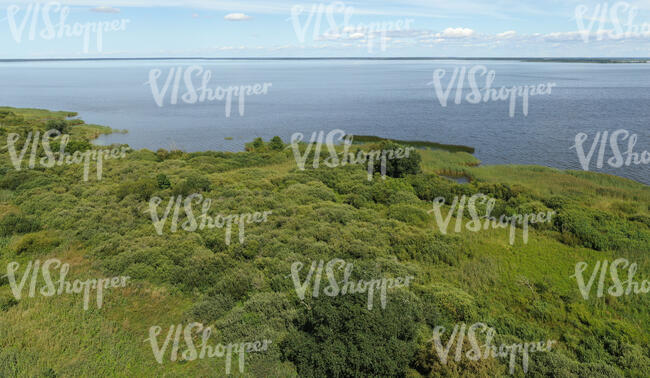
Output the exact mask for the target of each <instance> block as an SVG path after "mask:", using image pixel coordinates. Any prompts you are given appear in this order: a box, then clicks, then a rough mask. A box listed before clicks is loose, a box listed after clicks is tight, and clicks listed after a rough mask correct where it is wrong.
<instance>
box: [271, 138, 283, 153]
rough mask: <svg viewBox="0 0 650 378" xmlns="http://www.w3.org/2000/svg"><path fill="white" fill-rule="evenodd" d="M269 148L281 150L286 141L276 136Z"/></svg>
mask: <svg viewBox="0 0 650 378" xmlns="http://www.w3.org/2000/svg"><path fill="white" fill-rule="evenodd" d="M269 148H270V149H272V150H276V151H280V150H282V149H284V142H283V141H282V139H281V138H280V137H279V136H274V137H273V138H271V141H270V142H269Z"/></svg>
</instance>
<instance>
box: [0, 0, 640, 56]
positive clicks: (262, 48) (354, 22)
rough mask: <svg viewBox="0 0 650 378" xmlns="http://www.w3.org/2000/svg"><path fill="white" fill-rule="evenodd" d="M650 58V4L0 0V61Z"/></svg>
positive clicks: (506, 0) (486, 0)
mask: <svg viewBox="0 0 650 378" xmlns="http://www.w3.org/2000/svg"><path fill="white" fill-rule="evenodd" d="M96 57H105V58H119V57H131V58H133V57H215V58H229V57H650V0H631V1H629V2H625V1H623V2H612V1H609V2H602V1H594V0H581V1H575V0H395V1H394V0H357V1H339V2H300V1H285V0H256V1H246V0H237V1H222V0H185V1H183V0H118V1H89V0H70V1H68V0H64V1H60V2H39V3H37V2H30V1H15V0H14V1H11V0H9V1H7V0H0V59H31V58H96Z"/></svg>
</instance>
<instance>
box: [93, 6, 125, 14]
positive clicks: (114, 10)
mask: <svg viewBox="0 0 650 378" xmlns="http://www.w3.org/2000/svg"><path fill="white" fill-rule="evenodd" d="M90 11H91V12H97V13H120V10H119V8H113V7H96V8H92V9H91V10H90Z"/></svg>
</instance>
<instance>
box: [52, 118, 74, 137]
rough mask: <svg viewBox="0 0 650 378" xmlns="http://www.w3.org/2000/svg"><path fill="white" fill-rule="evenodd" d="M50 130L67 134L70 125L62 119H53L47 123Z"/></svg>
mask: <svg viewBox="0 0 650 378" xmlns="http://www.w3.org/2000/svg"><path fill="white" fill-rule="evenodd" d="M46 126H47V129H48V130H58V131H59V132H60V133H61V134H66V133H67V132H68V129H69V127H68V123H67V122H66V121H64V120H62V119H51V120H49V121H47V124H46Z"/></svg>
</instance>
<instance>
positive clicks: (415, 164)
mask: <svg viewBox="0 0 650 378" xmlns="http://www.w3.org/2000/svg"><path fill="white" fill-rule="evenodd" d="M398 148H401V149H402V150H405V149H406V147H404V146H401V145H399V144H396V143H393V142H387V141H384V142H382V143H381V144H380V149H381V152H382V156H383V154H386V175H387V176H390V177H393V178H400V177H404V176H406V175H410V174H412V175H415V174H418V173H420V171H421V170H420V162H421V161H422V157H421V156H420V154H419V153H417V151H410V152H409V155H408V157H402V158H399V159H398V158H397V157H396V156H392V158H391V154H389V153H388V152H389V151H393V152H394V151H395V150H397V149H398ZM404 155H405V154H404ZM381 163H382V159H378V160H375V162H374V168H375V172H381Z"/></svg>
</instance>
